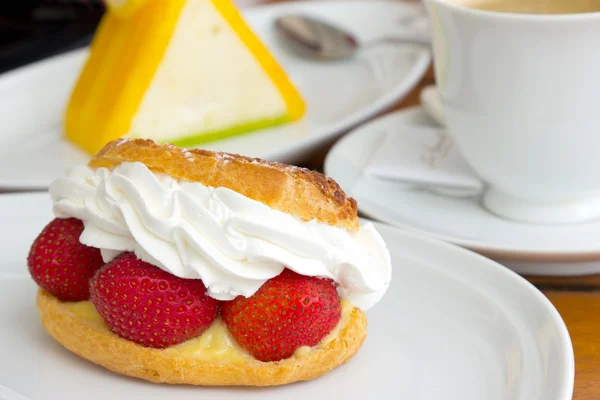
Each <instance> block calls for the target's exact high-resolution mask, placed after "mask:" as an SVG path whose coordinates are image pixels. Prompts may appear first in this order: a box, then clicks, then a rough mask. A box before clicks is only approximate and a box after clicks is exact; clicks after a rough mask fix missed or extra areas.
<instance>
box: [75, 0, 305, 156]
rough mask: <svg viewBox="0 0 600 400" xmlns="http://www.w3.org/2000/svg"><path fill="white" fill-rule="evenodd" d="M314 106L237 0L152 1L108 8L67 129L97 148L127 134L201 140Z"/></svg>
mask: <svg viewBox="0 0 600 400" xmlns="http://www.w3.org/2000/svg"><path fill="white" fill-rule="evenodd" d="M115 1H116V0H115ZM119 1H120V2H122V0H119ZM125 1H132V0H125ZM133 1H135V2H136V3H137V2H138V1H139V0H133ZM121 14H125V15H121ZM304 110H305V105H304V102H303V100H302V98H301V96H300V94H299V93H298V91H297V90H296V89H295V88H294V86H293V85H292V83H291V82H290V80H289V79H288V77H287V76H286V74H285V72H284V71H283V69H282V68H281V67H280V66H279V64H278V63H277V61H276V60H275V59H274V58H273V57H272V55H271V54H270V53H269V50H268V49H267V48H266V47H265V46H264V45H263V44H262V43H261V41H260V40H259V39H258V38H257V37H256V35H255V34H254V33H253V32H252V31H251V30H250V28H249V27H248V26H247V25H246V23H245V22H244V20H243V19H242V17H241V16H240V14H239V12H238V10H237V9H236V7H235V6H234V5H233V3H232V2H231V1H230V0H146V1H145V2H143V4H142V5H140V6H139V7H138V9H136V10H135V12H130V11H129V10H128V11H127V12H126V13H125V12H124V13H119V12H116V11H115V10H113V11H109V12H107V14H106V15H105V16H104V18H103V20H102V22H101V24H100V26H99V28H98V32H97V33H96V36H95V38H94V41H93V43H92V46H91V52H90V56H89V58H88V60H87V63H86V64H85V66H84V69H83V71H82V72H81V75H80V77H79V80H78V82H77V84H76V86H75V89H74V91H73V94H72V96H71V100H70V102H69V105H68V108H67V113H66V127H65V128H66V133H67V136H68V138H69V139H71V140H72V141H74V142H75V143H77V144H78V145H79V146H81V147H83V148H84V149H85V150H87V151H88V152H90V153H95V152H96V151H98V150H99V149H100V148H101V147H102V146H103V145H104V144H106V143H107V142H109V141H111V140H114V139H117V138H120V137H135V138H146V139H153V140H154V141H157V142H159V143H160V142H169V143H174V144H177V145H180V146H192V145H197V144H200V143H203V142H207V141H211V140H215V139H219V138H223V137H227V136H232V135H238V134H242V133H246V132H250V131H253V130H257V129H262V128H266V127H271V126H275V125H279V124H283V123H287V122H290V121H294V120H297V119H299V118H301V117H302V115H303V114H304Z"/></svg>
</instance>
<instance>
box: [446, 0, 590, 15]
mask: <svg viewBox="0 0 600 400" xmlns="http://www.w3.org/2000/svg"><path fill="white" fill-rule="evenodd" d="M453 3H454V4H457V5H462V6H465V7H469V8H476V9H478V10H485V11H496V12H504V13H515V14H577V13H590V12H600V1H599V0H455V1H453Z"/></svg>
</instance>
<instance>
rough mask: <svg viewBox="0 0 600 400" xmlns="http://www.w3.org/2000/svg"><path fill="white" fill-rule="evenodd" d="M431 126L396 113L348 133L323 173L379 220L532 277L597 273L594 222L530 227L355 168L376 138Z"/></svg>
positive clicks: (419, 114)
mask: <svg viewBox="0 0 600 400" xmlns="http://www.w3.org/2000/svg"><path fill="white" fill-rule="evenodd" d="M414 124H416V125H426V126H435V122H434V121H433V120H432V119H431V118H430V117H429V116H428V115H427V114H426V113H425V111H424V110H423V108H421V107H415V108H410V109H406V110H402V111H399V112H395V113H392V114H389V115H386V116H384V117H381V118H379V119H377V120H375V121H372V122H370V123H368V124H366V125H364V126H362V127H360V128H358V129H356V130H355V131H353V132H351V133H349V134H347V135H346V136H345V137H344V138H343V139H341V140H340V141H339V142H338V143H336V145H335V146H334V147H333V148H332V149H331V151H330V153H329V154H328V156H327V159H326V161H325V172H326V174H327V175H329V176H331V177H332V178H333V179H335V180H336V181H337V182H338V183H339V184H340V185H341V186H342V187H343V188H344V190H345V191H346V192H347V193H349V194H350V195H351V196H353V197H355V198H356V200H357V201H358V204H359V210H360V211H361V212H362V213H364V214H365V215H367V216H369V217H372V218H374V219H377V220H379V221H382V222H385V223H388V224H391V225H395V226H399V227H403V228H405V229H409V230H412V231H416V232H419V233H423V234H427V235H430V236H433V237H435V238H437V239H441V240H444V241H447V242H450V243H454V244H457V245H460V246H463V247H467V248H470V249H472V250H476V251H477V252H479V253H481V254H484V255H486V256H489V257H491V258H495V259H498V260H502V262H503V263H505V265H507V266H508V267H510V268H511V269H513V270H515V271H517V272H520V273H524V274H534V275H581V274H591V273H600V240H598V238H600V221H596V222H590V223H585V224H578V225H561V226H549V225H533V224H524V223H517V222H513V221H509V220H506V219H503V218H500V217H497V216H496V215H494V214H491V213H490V212H488V211H487V210H485V209H484V208H483V207H481V206H480V204H479V199H478V198H458V197H445V196H443V195H441V194H437V193H433V192H429V191H416V190H405V188H404V187H400V186H399V185H395V184H393V183H385V182H382V181H380V180H377V179H374V178H370V177H366V176H364V174H363V173H362V171H363V170H364V167H365V166H366V165H367V164H368V162H369V159H370V157H371V155H372V154H373V153H374V151H375V150H376V149H377V146H378V143H380V140H381V139H382V138H383V135H384V134H385V133H386V132H389V131H390V130H395V131H397V132H398V134H402V127H403V126H407V125H414Z"/></svg>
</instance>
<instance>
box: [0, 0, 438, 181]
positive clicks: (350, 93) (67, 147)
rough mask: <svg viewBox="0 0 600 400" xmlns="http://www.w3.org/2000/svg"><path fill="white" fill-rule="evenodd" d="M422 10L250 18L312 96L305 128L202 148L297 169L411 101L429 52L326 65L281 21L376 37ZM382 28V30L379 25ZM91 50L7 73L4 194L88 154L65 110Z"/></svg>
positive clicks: (284, 7) (0, 122)
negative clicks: (299, 45) (290, 36)
mask: <svg viewBox="0 0 600 400" xmlns="http://www.w3.org/2000/svg"><path fill="white" fill-rule="evenodd" d="M420 10H421V9H420V8H419V7H417V6H414V5H406V4H403V3H402V2H394V3H388V2H376V3H372V2H370V1H358V2H357V1H348V2H344V1H339V2H338V1H336V2H326V3H313V2H300V3H291V4H279V5H268V6H258V7H254V8H251V9H249V10H247V11H244V13H245V16H246V18H247V21H248V22H249V24H250V25H251V26H252V28H253V29H254V30H255V31H256V32H257V34H258V35H259V36H260V37H261V38H262V39H263V40H264V42H265V43H266V44H267V46H269V47H270V48H271V50H272V51H273V53H274V54H275V56H276V57H277V58H278V60H279V61H280V62H281V63H282V65H283V66H284V68H285V69H286V70H287V71H288V73H289V75H290V77H291V79H292V80H293V81H294V82H295V83H296V84H297V86H298V87H299V89H300V91H301V92H302V94H303V96H304V98H305V99H306V102H307V106H308V112H307V115H306V117H305V118H304V119H303V120H302V121H300V122H299V123H296V124H293V125H287V126H282V127H278V128H274V129H269V130H263V131H261V132H257V133H254V134H248V135H243V136H239V137H235V138H231V139H227V140H222V141H218V142H213V143H210V144H208V145H203V147H204V148H209V149H214V150H221V151H229V152H234V153H240V154H244V155H248V156H253V157H261V158H265V159H270V160H274V161H281V162H286V163H295V162H299V161H301V160H302V159H303V158H305V157H306V155H307V154H308V153H309V152H311V151H314V150H315V149H316V148H317V147H319V146H322V145H324V144H326V143H327V142H329V141H331V140H333V139H334V138H335V137H336V135H338V134H340V133H342V132H343V131H344V130H347V129H348V128H350V127H352V126H353V125H355V124H357V123H359V122H361V121H363V120H365V119H366V118H369V117H371V116H373V115H375V114H376V113H377V112H379V111H381V110H382V109H384V108H386V107H388V106H390V105H391V104H393V103H395V102H397V101H398V100H399V99H400V98H402V97H403V96H405V95H406V94H407V93H408V92H409V91H410V90H411V89H412V88H413V87H414V85H415V84H416V83H417V82H418V81H419V79H420V78H421V77H422V76H423V74H424V72H425V71H426V69H427V67H428V66H429V63H430V60H431V56H430V52H429V50H428V49H426V48H425V47H423V46H413V45H408V44H407V45H404V44H403V45H395V46H389V45H384V46H379V47H375V48H372V49H369V50H368V51H365V52H363V53H361V54H359V56H357V57H356V58H354V59H352V60H350V61H345V62H336V63H319V62H315V61H307V60H303V59H301V58H299V57H298V56H296V55H295V54H294V53H292V52H290V51H289V50H288V49H287V48H285V47H283V45H282V44H281V43H280V41H279V40H278V39H277V36H276V34H275V32H274V27H273V20H274V18H275V17H277V16H278V15H282V14H288V13H296V12H301V13H305V14H309V15H314V16H317V17H319V18H322V19H326V20H330V21H334V22H335V23H336V24H338V25H340V26H342V27H345V28H347V29H348V30H349V31H351V32H354V33H355V34H356V35H357V36H358V37H359V38H360V39H361V40H369V39H371V38H375V37H379V36H382V35H385V34H390V33H393V32H396V31H400V30H402V29H408V28H406V27H407V25H409V26H411V25H410V24H411V21H417V20H419V18H421V17H420V15H421V11H420ZM374 21H376V23H374ZM86 56H87V49H83V50H78V51H75V52H71V53H68V54H65V55H61V56H57V57H54V58H51V59H48V60H45V61H42V62H39V63H36V64H33V65H30V66H27V67H25V68H22V69H20V70H16V71H13V72H10V73H7V74H5V75H3V76H0V188H2V189H12V190H22V189H36V188H38V189H39V188H41V189H44V188H47V187H48V184H49V183H50V182H51V181H52V180H53V179H55V178H56V177H57V176H59V175H61V174H62V173H63V172H64V169H65V168H66V167H67V166H69V165H71V164H76V163H83V162H86V161H87V159H88V156H87V154H84V153H83V152H82V151H80V150H79V149H78V148H75V147H74V146H73V145H71V144H70V143H68V142H67V141H66V140H65V139H64V138H63V119H62V116H63V112H64V109H65V106H66V102H67V100H68V97H69V94H70V91H71V89H72V86H73V84H74V82H75V80H76V78H77V76H78V73H79V70H80V68H81V66H82V63H83V62H84V61H85V59H86Z"/></svg>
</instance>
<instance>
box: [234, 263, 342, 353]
mask: <svg viewBox="0 0 600 400" xmlns="http://www.w3.org/2000/svg"><path fill="white" fill-rule="evenodd" d="M222 314H223V321H225V324H226V325H227V327H228V328H229V331H230V332H231V335H232V336H233V338H234V339H235V340H236V341H237V343H238V344H239V345H240V346H241V347H243V348H244V349H246V350H247V351H248V352H250V354H252V355H253V356H254V358H256V359H258V360H260V361H278V360H282V359H284V358H288V357H290V356H291V355H292V354H294V352H295V351H296V349H298V348H299V347H302V346H315V345H317V344H318V343H319V342H320V341H321V339H323V338H324V337H325V336H327V334H328V333H329V332H331V330H332V329H333V328H335V326H336V325H337V324H338V323H339V321H340V318H341V304H340V299H339V297H338V294H337V292H336V290H335V286H334V284H333V282H332V281H331V280H328V279H320V278H315V277H308V276H303V275H299V274H297V273H295V272H293V271H292V270H289V269H285V270H284V271H283V272H282V273H281V274H280V275H279V276H277V277H275V278H273V279H271V280H269V281H267V282H266V283H265V284H264V285H262V286H261V288H260V289H259V290H258V291H257V292H256V293H255V294H254V295H252V296H250V297H248V298H246V297H243V296H238V297H236V298H235V299H234V300H233V301H229V302H225V303H224V304H223V311H222Z"/></svg>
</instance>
